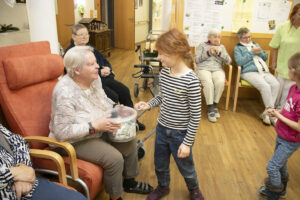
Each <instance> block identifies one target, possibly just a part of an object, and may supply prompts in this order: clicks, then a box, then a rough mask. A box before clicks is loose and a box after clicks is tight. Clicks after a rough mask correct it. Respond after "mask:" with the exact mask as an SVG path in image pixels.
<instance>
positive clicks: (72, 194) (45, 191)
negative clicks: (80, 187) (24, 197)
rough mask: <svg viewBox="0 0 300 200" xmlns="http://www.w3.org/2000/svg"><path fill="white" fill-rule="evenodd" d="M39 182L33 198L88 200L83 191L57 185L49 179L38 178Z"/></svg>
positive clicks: (38, 199) (37, 199)
mask: <svg viewBox="0 0 300 200" xmlns="http://www.w3.org/2000/svg"><path fill="white" fill-rule="evenodd" d="M37 179H38V180H39V184H38V186H37V188H36V189H35V190H34V192H33V194H32V200H40V199H43V200H53V199H55V200H64V199H72V200H86V197H84V196H83V195H82V194H81V193H79V192H76V191H73V190H70V189H68V188H65V187H62V186H60V185H57V184H55V183H53V182H50V181H48V180H47V179H43V178H38V177H37Z"/></svg>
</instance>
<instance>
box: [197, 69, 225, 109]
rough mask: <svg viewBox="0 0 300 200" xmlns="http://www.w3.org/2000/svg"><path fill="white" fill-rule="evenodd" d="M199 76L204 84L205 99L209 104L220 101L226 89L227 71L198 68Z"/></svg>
mask: <svg viewBox="0 0 300 200" xmlns="http://www.w3.org/2000/svg"><path fill="white" fill-rule="evenodd" d="M197 76H198V78H199V80H200V82H201V84H202V85H203V91H204V96H205V101H206V104H207V105H211V104H213V103H219V100H220V98H221V96H222V93H223V91H224V85H225V72H224V71H223V70H218V71H213V72H211V71H208V70H197Z"/></svg>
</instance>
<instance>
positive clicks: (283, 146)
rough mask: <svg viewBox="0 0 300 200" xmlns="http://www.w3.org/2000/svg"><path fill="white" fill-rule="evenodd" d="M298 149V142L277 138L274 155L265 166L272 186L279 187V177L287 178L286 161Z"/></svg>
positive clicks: (299, 144)
mask: <svg viewBox="0 0 300 200" xmlns="http://www.w3.org/2000/svg"><path fill="white" fill-rule="evenodd" d="M299 147H300V142H298V143H293V142H288V141H286V140H284V139H282V138H281V137H279V136H277V138H276V146H275V151H274V154H273V156H272V158H271V159H270V160H269V162H268V165H267V172H268V175H269V179H270V181H271V184H272V185H274V186H280V185H281V176H282V177H287V176H288V170H287V161H288V159H289V158H290V157H291V156H292V154H293V153H294V152H295V151H296V150H297V149H298V148H299Z"/></svg>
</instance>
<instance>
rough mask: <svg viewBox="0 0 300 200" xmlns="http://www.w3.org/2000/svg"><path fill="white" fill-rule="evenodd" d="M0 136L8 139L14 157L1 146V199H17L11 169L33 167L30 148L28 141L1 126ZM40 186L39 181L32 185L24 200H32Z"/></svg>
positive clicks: (23, 197)
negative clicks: (33, 194)
mask: <svg viewBox="0 0 300 200" xmlns="http://www.w3.org/2000/svg"><path fill="white" fill-rule="evenodd" d="M0 134H3V136H4V137H5V138H6V140H7V143H8V144H9V146H10V148H11V150H12V152H13V155H10V154H9V153H8V152H7V151H6V150H5V148H3V147H2V146H1V145H0V199H1V200H2V199H9V200H15V199H17V196H16V193H15V192H13V191H12V185H13V182H14V179H13V175H12V173H11V172H10V170H9V168H11V167H15V166H16V165H17V164H19V163H23V164H26V165H27V166H29V167H32V164H31V161H30V154H29V151H30V150H29V147H28V144H27V142H26V141H24V139H23V138H22V137H21V136H20V135H17V134H13V133H12V132H10V131H9V130H7V129H6V128H5V127H3V126H2V124H0ZM37 186H38V180H37V179H36V181H35V183H33V185H32V190H31V191H30V192H29V193H28V194H27V195H26V196H22V200H27V199H31V197H32V193H33V191H34V190H35V188H36V187H37Z"/></svg>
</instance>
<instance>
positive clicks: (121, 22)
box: [114, 0, 135, 50]
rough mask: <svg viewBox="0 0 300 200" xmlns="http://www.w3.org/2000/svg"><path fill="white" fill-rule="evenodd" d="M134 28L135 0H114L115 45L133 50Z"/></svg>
mask: <svg viewBox="0 0 300 200" xmlns="http://www.w3.org/2000/svg"><path fill="white" fill-rule="evenodd" d="M134 30H135V29H134V1H133V0H114V43H115V45H114V46H115V47H116V48H121V49H130V50H133V49H134V38H135V35H134Z"/></svg>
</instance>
